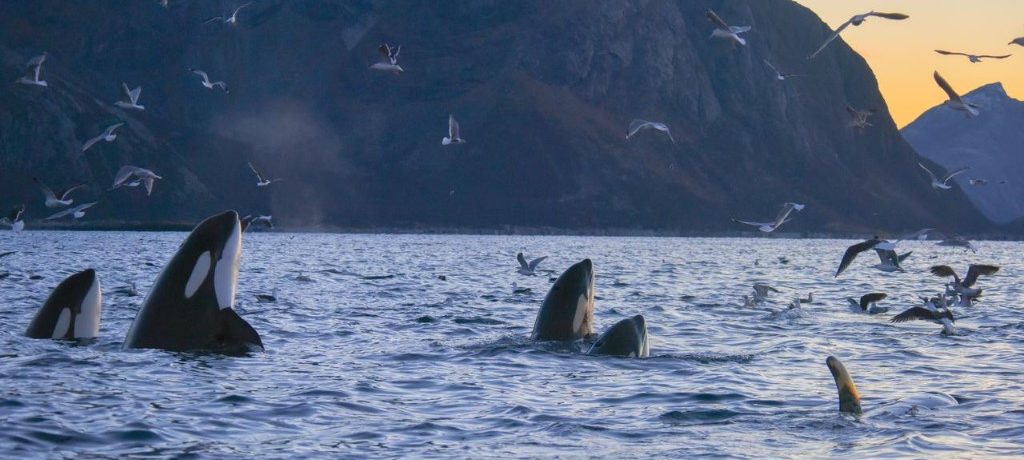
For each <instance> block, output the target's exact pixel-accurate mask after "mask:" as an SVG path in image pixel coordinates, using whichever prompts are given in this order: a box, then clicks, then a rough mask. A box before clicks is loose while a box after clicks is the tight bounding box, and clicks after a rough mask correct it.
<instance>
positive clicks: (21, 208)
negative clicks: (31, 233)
mask: <svg viewBox="0 0 1024 460" xmlns="http://www.w3.org/2000/svg"><path fill="white" fill-rule="evenodd" d="M24 214H25V205H23V204H21V205H17V206H15V207H13V208H11V213H10V214H8V215H7V217H3V218H0V224H4V225H9V226H10V227H11V230H12V231H15V232H20V231H22V230H24V229H25V221H24V220H22V216H24Z"/></svg>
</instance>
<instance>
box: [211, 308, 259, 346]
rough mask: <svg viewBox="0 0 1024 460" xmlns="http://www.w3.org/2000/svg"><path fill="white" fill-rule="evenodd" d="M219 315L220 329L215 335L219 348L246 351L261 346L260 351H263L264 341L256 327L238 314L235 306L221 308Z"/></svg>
mask: <svg viewBox="0 0 1024 460" xmlns="http://www.w3.org/2000/svg"><path fill="white" fill-rule="evenodd" d="M219 315H220V318H221V321H220V323H221V324H220V330H219V331H218V333H217V336H216V337H215V340H216V342H217V343H216V345H217V347H218V348H223V349H227V350H236V349H238V350H240V351H243V352H245V351H250V350H252V349H254V348H256V347H259V351H263V341H262V340H260V335H259V334H258V333H256V329H253V327H252V326H250V325H249V323H247V322H246V321H245V320H244V319H242V317H241V316H238V313H236V312H235V310H234V309H233V308H225V309H223V310H220V312H219Z"/></svg>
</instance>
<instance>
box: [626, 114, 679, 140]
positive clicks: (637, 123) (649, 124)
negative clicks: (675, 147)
mask: <svg viewBox="0 0 1024 460" xmlns="http://www.w3.org/2000/svg"><path fill="white" fill-rule="evenodd" d="M643 129H656V130H658V131H661V132H663V133H665V134H668V140H670V141H672V143H673V144H675V143H676V140H675V139H673V138H672V132H671V131H669V130H668V126H665V124H664V123H659V122H656V121H647V120H640V119H635V120H633V121H631V122H629V131H626V140H629V138H630V137H633V136H634V135H635V134H636V133H637V132H638V131H640V130H643Z"/></svg>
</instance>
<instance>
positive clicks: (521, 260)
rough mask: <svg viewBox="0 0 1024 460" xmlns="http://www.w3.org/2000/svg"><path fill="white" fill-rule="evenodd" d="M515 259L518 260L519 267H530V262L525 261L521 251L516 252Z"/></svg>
mask: <svg viewBox="0 0 1024 460" xmlns="http://www.w3.org/2000/svg"><path fill="white" fill-rule="evenodd" d="M516 260H518V261H519V267H520V268H527V269H528V268H530V264H528V263H526V257H525V256H523V253H521V252H520V253H519V254H516Z"/></svg>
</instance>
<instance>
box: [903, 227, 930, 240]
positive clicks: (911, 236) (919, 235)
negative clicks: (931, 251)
mask: <svg viewBox="0 0 1024 460" xmlns="http://www.w3.org/2000/svg"><path fill="white" fill-rule="evenodd" d="M932 230H935V229H934V228H922V229H920V230H918V231H916V232H914V233H908V234H906V235H904V236H903V238H900V240H919V241H923V240H927V239H928V234H929V233H931V232H932Z"/></svg>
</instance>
